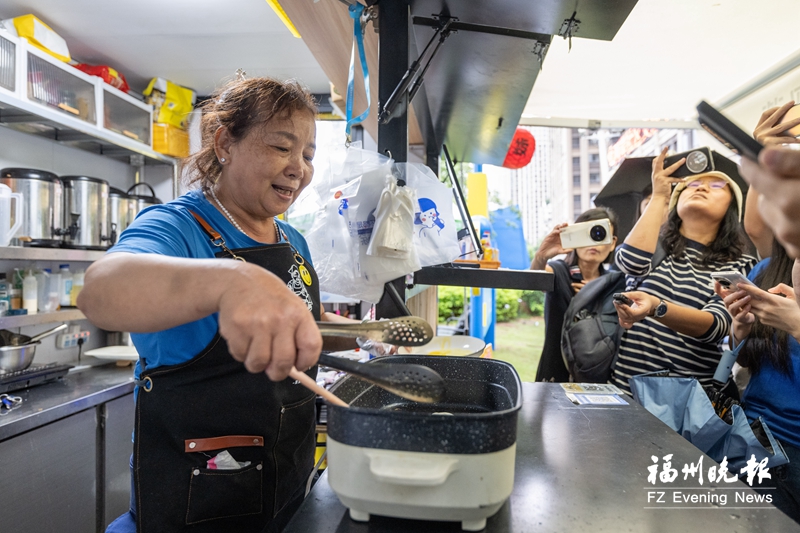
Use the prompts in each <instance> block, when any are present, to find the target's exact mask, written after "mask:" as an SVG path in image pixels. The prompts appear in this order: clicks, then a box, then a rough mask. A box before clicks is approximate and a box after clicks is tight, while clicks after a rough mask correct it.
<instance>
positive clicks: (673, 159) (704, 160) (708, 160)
mask: <svg viewBox="0 0 800 533" xmlns="http://www.w3.org/2000/svg"><path fill="white" fill-rule="evenodd" d="M684 157H685V158H686V161H685V162H684V163H683V164H682V165H681V166H680V167H678V169H677V170H676V171H675V172H673V173H672V177H673V178H685V177H686V176H694V175H695V174H704V173H706V172H711V171H712V170H714V158H713V157H712V155H711V150H710V149H709V148H707V147H704V148H697V149H695V150H689V151H688V152H681V153H680V154H675V155H671V156H669V157H666V158H664V168H667V167H668V166H671V165H673V164H675V163H677V162H678V161H679V160H681V159H682V158H684Z"/></svg>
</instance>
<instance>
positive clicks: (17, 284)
mask: <svg viewBox="0 0 800 533" xmlns="http://www.w3.org/2000/svg"><path fill="white" fill-rule="evenodd" d="M24 277H25V274H24V273H23V271H22V269H19V268H15V269H14V275H13V276H12V278H11V309H22V278H24Z"/></svg>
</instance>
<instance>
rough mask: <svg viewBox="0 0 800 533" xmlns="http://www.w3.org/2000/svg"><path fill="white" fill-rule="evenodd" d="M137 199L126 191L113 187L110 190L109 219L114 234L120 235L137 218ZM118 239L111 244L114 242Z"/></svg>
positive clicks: (117, 236) (115, 235)
mask: <svg viewBox="0 0 800 533" xmlns="http://www.w3.org/2000/svg"><path fill="white" fill-rule="evenodd" d="M136 212H137V204H136V199H135V198H131V196H130V195H129V194H127V193H126V192H125V191H122V190H120V189H117V188H115V187H111V188H110V189H109V192H108V221H109V224H110V227H111V229H112V231H111V233H112V236H114V237H116V238H119V235H120V234H121V233H122V232H123V231H125V229H126V228H127V227H128V226H130V224H131V222H133V219H134V218H136ZM115 242H116V239H115V240H114V242H112V243H111V244H114V243H115Z"/></svg>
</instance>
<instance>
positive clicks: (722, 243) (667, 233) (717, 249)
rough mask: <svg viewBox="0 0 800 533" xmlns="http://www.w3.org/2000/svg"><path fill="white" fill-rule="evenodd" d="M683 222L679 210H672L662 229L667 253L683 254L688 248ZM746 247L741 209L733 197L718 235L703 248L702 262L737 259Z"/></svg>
mask: <svg viewBox="0 0 800 533" xmlns="http://www.w3.org/2000/svg"><path fill="white" fill-rule="evenodd" d="M681 224H683V220H681V217H680V216H679V215H678V210H677V209H673V210H672V211H670V213H669V217H668V218H667V222H666V223H665V224H664V226H663V227H662V229H661V239H662V241H661V243H662V246H664V251H665V252H666V253H667V255H672V256H681V255H683V252H684V251H685V250H686V242H687V239H686V237H684V236H683V235H681V232H680V229H681ZM746 249H747V244H746V241H745V237H744V230H743V229H742V225H741V224H740V223H739V210H738V207H737V205H736V200H734V199H733V198H731V203H730V205H728V210H727V211H725V216H724V217H723V218H722V222H721V223H720V225H719V229H718V230H717V237H716V238H715V239H714V240H713V241H711V243H710V244H709V245H708V246H706V248H705V250H703V255H702V256H701V263H702V265H703V266H706V267H707V266H710V265H711V264H712V263H715V262H716V263H725V262H727V261H735V260H736V259H739V258H740V257H741V256H742V254H744V253H745V251H746Z"/></svg>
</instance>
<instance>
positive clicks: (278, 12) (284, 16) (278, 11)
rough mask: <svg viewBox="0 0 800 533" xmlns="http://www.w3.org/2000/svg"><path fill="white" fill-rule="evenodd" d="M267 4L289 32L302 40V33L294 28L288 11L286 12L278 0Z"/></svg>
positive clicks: (268, 0) (269, 0)
mask: <svg viewBox="0 0 800 533" xmlns="http://www.w3.org/2000/svg"><path fill="white" fill-rule="evenodd" d="M267 3H268V4H269V7H271V8H272V10H273V11H274V12H275V14H276V15H278V18H279V19H281V21H282V22H283V24H284V25H285V26H286V27H287V28H289V31H290V32H292V35H294V36H295V37H297V38H298V39H300V32H299V31H297V28H295V27H294V24H292V21H291V20H289V16H288V15H287V14H286V11H284V10H283V8H282V7H281V5H280V4H279V3H278V0H267Z"/></svg>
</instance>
